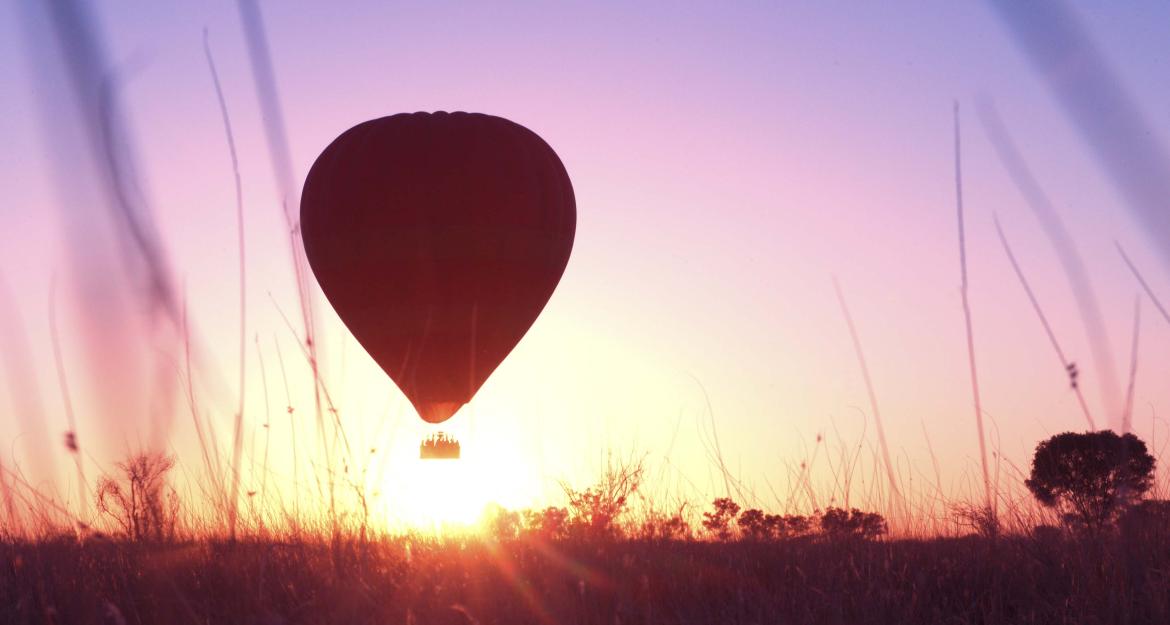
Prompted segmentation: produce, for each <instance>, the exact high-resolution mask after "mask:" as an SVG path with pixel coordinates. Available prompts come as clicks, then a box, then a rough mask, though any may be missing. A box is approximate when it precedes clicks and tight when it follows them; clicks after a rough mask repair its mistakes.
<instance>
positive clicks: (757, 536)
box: [737, 508, 775, 540]
mask: <svg viewBox="0 0 1170 625" xmlns="http://www.w3.org/2000/svg"><path fill="white" fill-rule="evenodd" d="M774 516H775V515H766V514H764V512H763V511H762V510H760V509H758V508H752V509H750V510H744V511H743V512H742V513H740V515H739V521H737V523H738V524H739V532H740V535H741V536H743V537H744V538H747V539H749V540H767V539H769V538H773V537H774V536H775V532H774V531H773V529H772V527H773V526H772V523H770V522H769V517H774Z"/></svg>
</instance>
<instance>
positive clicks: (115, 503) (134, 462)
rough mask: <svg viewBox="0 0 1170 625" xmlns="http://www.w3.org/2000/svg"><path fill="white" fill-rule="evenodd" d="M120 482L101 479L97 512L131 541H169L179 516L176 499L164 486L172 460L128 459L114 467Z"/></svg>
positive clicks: (157, 457) (155, 456) (140, 456)
mask: <svg viewBox="0 0 1170 625" xmlns="http://www.w3.org/2000/svg"><path fill="white" fill-rule="evenodd" d="M114 466H116V467H117V468H118V470H119V471H121V472H122V477H121V479H117V478H114V477H110V476H108V475H106V476H102V477H101V478H100V479H99V480H98V484H97V494H96V499H97V502H96V503H97V509H98V512H100V513H102V514H104V515H106V516H108V517H110V518H111V519H113V520H114V521H115V522H116V523H117V524H118V525H119V527H121V529H122V531H123V533H125V535H126V536H127V537H128V538H130V539H131V540H147V539H150V540H170V539H172V538H173V537H174V532H175V519H176V518H177V517H178V513H179V496H178V494H177V493H176V492H175V489H173V488H170V487H169V486H167V483H166V477H167V473H168V472H170V470H171V469H173V468H174V466H175V459H174V458H173V457H171V456H167V455H164V454H160V453H144V454H138V455H136V456H131V457H130V458H128V459H126V460H125V461H123V462H119V463H117V464H115V465H114Z"/></svg>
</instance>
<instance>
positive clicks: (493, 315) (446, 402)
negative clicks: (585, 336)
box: [301, 112, 577, 423]
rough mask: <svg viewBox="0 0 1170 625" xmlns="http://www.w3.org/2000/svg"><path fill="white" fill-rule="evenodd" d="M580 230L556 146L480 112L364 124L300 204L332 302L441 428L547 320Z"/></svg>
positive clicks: (317, 169) (320, 167)
mask: <svg viewBox="0 0 1170 625" xmlns="http://www.w3.org/2000/svg"><path fill="white" fill-rule="evenodd" d="M576 223H577V210H576V204H575V201H574V199H573V187H572V185H571V183H570V182H569V176H568V174H567V173H566V172H565V168H564V166H563V165H562V164H561V161H560V159H559V158H557V155H556V153H555V152H553V150H552V148H550V147H549V146H548V144H547V143H545V142H544V141H543V140H542V139H541V138H540V137H539V136H537V135H536V134H535V133H533V132H532V131H530V130H528V129H527V128H524V127H523V126H520V125H519V124H515V123H513V122H510V121H508V120H506V119H502V118H499V117H493V116H490V115H482V114H478V113H443V112H439V113H413V114H400V115H393V116H390V117H383V118H381V119H375V120H371V121H368V122H365V123H362V124H358V125H357V126H354V127H353V128H351V129H349V130H347V131H346V132H344V133H343V134H342V135H341V136H340V137H338V138H337V139H335V140H334V141H333V143H331V144H330V145H329V147H327V148H325V151H324V152H322V153H321V156H319V157H318V158H317V161H316V162H315V163H314V164H313V167H312V169H311V170H309V175H308V177H307V179H306V180H305V189H304V194H303V196H302V199H301V235H302V237H303V239H304V243H305V253H306V254H307V256H308V259H309V265H310V266H311V267H312V268H313V273H314V274H316V276H317V281H318V282H319V283H320V285H321V289H322V290H323V291H324V292H325V296H326V297H327V298H328V299H329V302H330V303H331V304H332V305H333V308H334V309H335V310H336V311H337V314H338V315H339V316H340V317H341V319H342V321H344V322H345V324H346V325H347V326H348V327H349V329H350V330H351V331H352V332H353V334H354V336H355V337H356V338H357V340H358V342H359V343H361V344H362V346H363V347H365V348H366V351H368V352H369V353H370V355H371V356H373V358H374V360H376V361H377V362H378V364H379V365H380V366H381V367H382V369H384V370H385V371H386V373H387V374H389V375H390V377H391V379H393V380H394V382H395V383H396V384H397V385H398V387H399V388H400V389H402V391H403V393H405V394H406V396H407V398H408V399H410V401H411V403H412V404H414V407H415V409H416V410H417V411H418V414H419V416H421V417H422V418H423V419H425V420H426V421H429V422H431V423H439V422H442V421H444V420H446V419H448V418H450V417H451V415H453V414H455V412H456V411H457V410H458V409H459V408H460V406H462V405H463V404H465V403H467V402H468V401H470V400H471V398H472V396H474V395H475V393H476V391H478V390H479V388H480V386H482V385H483V383H484V381H485V380H487V378H488V376H489V375H491V373H492V372H493V371H495V369H496V367H497V366H499V364H500V362H502V361H503V359H504V357H506V356H507V355H508V353H509V352H511V351H512V348H513V347H515V346H516V343H517V342H519V341H520V339H521V337H523V336H524V333H525V332H527V331H528V328H529V327H530V326H531V325H532V322H533V321H535V320H536V318H537V316H538V315H539V314H540V311H541V310H542V309H543V308H544V306H545V304H546V303H547V302H548V299H549V297H551V296H552V293H553V290H554V289H555V288H556V285H557V282H559V281H560V279H561V274H563V273H564V270H565V265H566V264H567V263H568V261H569V253H570V251H571V250H572V247H573V234H574V231H575V229H576Z"/></svg>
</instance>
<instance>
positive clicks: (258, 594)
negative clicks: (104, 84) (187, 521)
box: [0, 531, 1170, 625]
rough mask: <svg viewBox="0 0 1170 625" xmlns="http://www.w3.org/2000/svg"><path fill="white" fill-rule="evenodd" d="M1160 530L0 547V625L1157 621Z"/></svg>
mask: <svg viewBox="0 0 1170 625" xmlns="http://www.w3.org/2000/svg"><path fill="white" fill-rule="evenodd" d="M1167 537H1168V534H1167V533H1166V532H1161V531H1160V532H1155V533H1153V534H1148V535H1142V536H1140V537H1136V536H1129V537H1127V538H1117V537H1105V538H1097V539H1088V538H1068V537H1062V536H1059V535H1048V536H1045V537H1044V538H1037V537H1006V538H1000V539H998V540H995V541H993V540H991V539H985V538H977V537H968V538H955V539H937V540H931V541H910V540H899V541H885V542H866V541H860V540H847V541H827V540H824V539H793V540H788V541H777V542H768V543H753V542H746V541H738V542H724V543H719V542H698V541H693V542H692V541H687V542H683V541H662V542H650V541H633V540H612V541H604V542H596V541H592V542H586V541H562V542H559V543H553V544H546V543H542V542H539V541H535V540H528V541H524V540H516V541H509V542H504V543H496V542H492V541H488V540H480V539H469V540H463V541H461V540H447V541H443V542H439V541H434V540H428V539H411V538H395V539H386V540H384V541H380V542H376V543H370V544H368V545H367V546H365V547H363V546H362V544H361V543H359V542H346V543H343V544H340V545H339V546H336V547H334V546H331V545H330V544H329V543H328V542H325V543H317V542H311V541H298V542H258V541H251V542H241V543H237V544H235V545H234V546H232V545H229V544H227V543H215V542H198V543H193V542H188V543H177V544H167V545H161V544H156V545H149V544H135V543H114V542H108V541H89V542H87V543H86V544H84V545H81V544H78V543H77V542H76V541H75V540H73V539H60V540H50V541H41V542H38V543H27V542H6V543H0V567H2V568H0V623H5V624H13V625H16V624H24V623H120V622H125V623H131V624H133V623H175V624H180V623H202V624H205V623H269V624H273V625H275V624H279V623H355V624H357V623H419V624H429V623H437V624H443V623H484V624H487V623H500V624H509V625H511V624H522V623H574V624H587V623H588V624H592V623H598V624H600V623H604V624H606V625H609V624H614V623H622V624H627V623H842V624H844V623H850V624H855V623H856V624H860V623H932V624H935V623H956V624H958V623H1036V624H1044V625H1048V624H1057V623H1170V540H1167ZM119 619H124V620H121V621H120V620H119Z"/></svg>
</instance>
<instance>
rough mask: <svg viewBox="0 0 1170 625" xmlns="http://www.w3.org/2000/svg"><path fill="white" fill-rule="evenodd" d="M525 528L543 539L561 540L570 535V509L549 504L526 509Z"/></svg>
mask: <svg viewBox="0 0 1170 625" xmlns="http://www.w3.org/2000/svg"><path fill="white" fill-rule="evenodd" d="M524 530H525V531H526V532H527V533H529V534H531V535H533V536H535V537H538V538H541V539H543V540H561V539H564V538H566V537H568V535H569V511H568V510H566V509H565V508H558V507H556V506H549V507H547V508H545V509H544V510H525V511H524Z"/></svg>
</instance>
